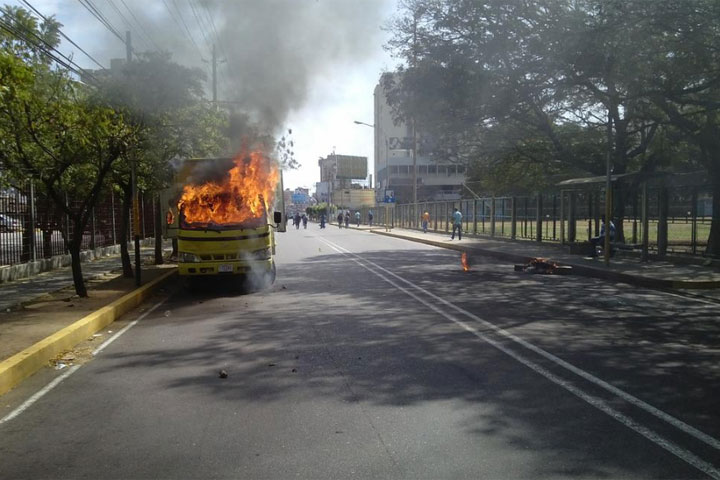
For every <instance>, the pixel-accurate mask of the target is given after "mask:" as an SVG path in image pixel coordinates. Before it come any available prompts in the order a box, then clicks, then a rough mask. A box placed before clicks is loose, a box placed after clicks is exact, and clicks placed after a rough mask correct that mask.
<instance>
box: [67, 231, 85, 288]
mask: <svg viewBox="0 0 720 480" xmlns="http://www.w3.org/2000/svg"><path fill="white" fill-rule="evenodd" d="M80 238H82V235H80ZM68 250H69V251H70V258H71V259H72V263H71V265H72V274H73V284H74V285H75V293H77V294H78V296H79V297H87V296H88V293H87V288H85V280H84V279H83V274H82V266H81V265H80V242H79V241H75V240H73V241H72V242H70V244H69V245H68Z"/></svg>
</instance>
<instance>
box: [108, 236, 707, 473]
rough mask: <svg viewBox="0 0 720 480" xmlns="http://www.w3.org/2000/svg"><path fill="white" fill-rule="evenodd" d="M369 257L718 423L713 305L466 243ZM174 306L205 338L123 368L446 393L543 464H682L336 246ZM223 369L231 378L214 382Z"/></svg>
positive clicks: (145, 355) (257, 387)
mask: <svg viewBox="0 0 720 480" xmlns="http://www.w3.org/2000/svg"><path fill="white" fill-rule="evenodd" d="M363 257H364V258H366V259H368V260H371V261H372V262H374V263H376V264H378V265H381V266H383V267H385V268H387V269H388V270H391V271H392V272H395V273H397V274H398V275H400V276H401V277H403V278H407V279H408V280H410V281H412V282H413V283H415V284H417V285H419V286H421V287H423V288H426V289H428V290H430V291H432V292H433V293H435V294H436V295H438V296H440V297H442V298H445V299H447V300H450V301H452V302H453V303H455V304H457V305H459V306H461V307H463V308H465V309H467V310H469V311H471V312H473V313H475V314H476V315H478V316H479V317H481V318H483V319H484V320H487V321H490V322H492V323H493V324H495V325H498V326H499V327H502V328H504V329H506V330H508V331H509V332H511V333H513V334H516V335H518V336H520V337H522V338H524V339H526V340H528V341H530V342H532V343H535V344H536V345H538V346H540V347H541V348H544V349H546V350H548V351H550V352H552V353H553V354H555V355H557V356H559V357H561V358H563V359H564V360H566V361H569V362H571V363H572V364H574V365H576V366H578V367H580V368H582V369H585V370H587V371H589V372H591V373H593V374H594V375H597V376H598V377H600V378H603V379H604V380H607V381H609V382H610V383H612V384H614V385H616V386H618V387H620V388H623V389H626V390H627V391H630V392H631V393H632V394H633V395H635V396H637V397H640V398H642V399H645V400H647V401H649V402H650V403H652V404H654V405H655V406H657V407H658V408H661V409H666V410H667V411H671V412H672V413H673V414H674V415H676V416H678V417H680V418H682V419H683V420H685V421H687V422H689V423H691V424H693V425H701V426H702V427H703V430H704V431H706V432H707V433H709V434H715V435H717V434H718V433H720V431H719V429H718V424H717V418H716V415H715V414H714V412H715V407H714V402H715V399H717V398H718V397H719V396H720V387H719V386H720V371H719V370H718V369H717V368H716V365H717V364H718V360H720V354H719V352H718V349H717V346H718V344H720V341H719V340H720V326H719V325H718V323H717V321H716V316H715V314H714V307H712V306H707V305H702V304H698V303H695V302H692V301H690V300H687V299H682V298H677V297H668V296H665V295H664V294H661V293H659V292H653V291H648V290H641V289H637V288H633V287H629V286H623V285H613V284H607V283H602V282H598V281H594V280H590V279H585V278H576V277H571V276H568V277H564V276H562V277H561V276H540V275H529V274H525V273H518V272H514V271H513V269H512V265H502V264H498V263H494V262H489V261H488V262H483V260H482V258H475V259H474V266H473V271H471V272H463V271H462V270H461V268H460V264H459V255H458V254H456V253H449V252H443V251H437V250H414V251H412V252H410V253H409V252H408V251H402V250H398V251H376V252H369V253H364V254H363ZM384 275H385V276H387V274H384ZM393 281H394V282H396V283H399V284H400V285H402V286H403V287H404V288H407V285H403V284H402V283H401V282H397V280H395V279H393ZM413 293H414V294H416V295H417V296H418V297H419V298H422V299H424V300H426V301H428V302H431V303H433V304H436V305H439V306H440V308H442V309H443V310H444V311H447V313H448V314H451V315H453V316H456V317H457V318H458V319H460V320H462V321H466V322H468V323H471V324H473V325H474V326H475V327H477V328H478V329H479V330H480V331H481V332H482V333H484V334H488V335H491V336H492V337H493V338H495V339H499V341H501V342H503V343H504V344H506V345H507V346H508V347H510V348H512V349H513V350H515V351H517V352H519V353H521V354H522V355H526V356H527V357H528V358H531V359H532V360H533V361H535V362H537V363H539V364H541V365H542V366H544V367H546V368H550V369H553V370H554V371H556V372H558V374H560V375H561V376H562V377H564V378H567V379H568V380H571V381H573V382H576V381H577V384H578V385H579V386H581V387H582V388H588V389H589V390H591V391H592V393H593V394H595V395H599V396H604V397H607V395H606V394H604V393H603V392H600V391H599V390H598V389H596V388H595V389H594V388H590V387H589V385H588V384H583V383H581V382H580V381H579V379H578V378H577V377H574V376H573V375H571V374H568V373H567V372H563V371H560V370H559V369H558V368H557V367H556V366H554V365H552V364H551V363H550V362H548V361H546V360H542V359H541V358H539V357H537V356H536V355H533V354H531V353H530V352H528V351H526V350H524V349H523V348H521V347H519V346H517V345H514V344H512V343H511V342H509V341H507V340H506V339H502V338H500V337H498V336H497V335H495V334H494V333H493V332H492V331H491V329H489V328H487V327H486V326H483V325H482V324H478V323H475V321H473V320H470V319H468V318H465V317H462V316H461V315H459V314H458V313H457V312H455V311H452V310H451V309H449V307H447V306H443V305H441V304H439V302H437V300H435V299H433V298H432V297H430V296H428V295H425V294H423V293H422V292H418V291H413ZM169 308H172V315H171V316H169V317H159V318H155V319H153V320H151V321H149V323H150V324H151V325H153V327H160V326H165V325H172V326H174V327H175V328H177V329H178V332H183V331H184V329H185V328H186V327H190V326H193V327H197V326H198V324H201V323H202V322H205V321H207V319H212V322H208V327H207V331H206V332H205V334H204V335H202V336H200V337H199V338H198V337H193V338H191V339H188V340H187V341H180V342H175V343H174V344H173V346H172V347H159V346H158V347H157V348H153V349H148V350H144V351H140V352H134V353H115V354H112V358H113V359H114V362H113V363H112V368H117V367H118V366H121V367H140V368H143V369H147V368H152V369H164V370H165V371H166V373H165V378H166V379H167V380H166V382H167V386H168V387H169V388H171V389H176V390H178V391H188V392H194V393H197V392H200V393H201V394H204V395H216V396H222V397H224V398H226V399H227V400H229V401H233V402H245V403H252V402H261V403H270V402H274V401H278V400H281V399H283V398H286V397H287V396H290V395H292V396H293V398H298V399H302V400H308V401H312V400H313V399H328V398H331V399H336V400H337V401H338V402H350V403H364V404H375V405H382V406H402V407H412V406H418V405H427V404H430V403H432V402H445V401H449V402H451V405H452V406H453V408H455V409H459V410H466V409H470V410H469V411H470V412H472V413H471V414H470V415H469V416H468V417H467V420H466V421H465V422H464V424H463V425H460V426H458V427H459V428H462V429H464V430H465V431H466V432H467V433H468V434H470V435H474V436H478V437H485V438H487V437H494V438H496V439H501V440H502V441H503V442H506V443H507V444H508V445H510V446H512V447H514V448H517V449H522V450H530V451H533V452H539V454H538V456H537V458H542V459H543V463H542V464H540V463H539V464H538V465H535V466H534V467H533V468H534V469H535V470H534V471H536V472H537V476H538V477H545V476H547V477H553V476H554V475H560V474H562V475H565V476H571V477H572V476H589V477H598V478H602V477H614V476H616V475H618V474H621V473H622V474H624V475H630V476H633V477H635V476H648V477H653V478H678V477H686V476H687V468H688V467H687V466H686V465H685V464H684V463H682V462H680V461H679V460H677V459H674V457H671V456H670V455H669V454H667V453H666V452H664V451H662V450H660V449H659V448H658V447H655V446H653V445H652V444H651V443H649V442H648V441H647V440H645V439H644V438H642V437H641V436H640V435H637V434H635V433H634V432H632V431H631V430H629V429H626V428H624V427H621V426H620V424H619V423H617V422H615V421H614V420H612V419H610V418H609V417H607V416H606V415H605V414H602V413H600V412H599V411H598V410H596V409H594V408H592V407H590V406H589V405H588V404H586V403H584V402H582V401H581V400H579V399H578V398H577V397H574V396H573V395H570V394H568V392H566V391H565V390H563V389H561V388H560V387H558V386H556V385H555V384H553V383H551V382H549V381H548V380H546V379H544V378H542V377H541V376H539V375H538V374H536V373H534V372H533V371H532V370H530V369H529V368H527V367H525V366H523V365H521V364H519V363H517V362H515V361H512V360H511V361H508V360H509V357H508V356H506V355H505V354H504V353H501V352H500V351H498V350H496V349H495V348H493V347H492V346H490V345H489V344H488V343H485V342H483V341H480V340H479V339H478V338H477V337H475V336H473V335H471V334H469V333H468V332H466V331H464V330H462V329H461V328H459V327H458V326H457V325H455V324H454V323H452V322H450V321H449V320H447V319H446V318H444V317H443V316H441V315H439V314H438V313H437V312H435V311H433V310H432V309H430V308H428V307H426V306H425V305H422V304H421V303H420V302H419V301H418V300H417V299H415V298H411V297H410V296H408V295H406V294H405V293H403V292H401V291H400V290H398V289H396V288H395V287H394V286H392V285H390V284H389V283H386V282H385V281H383V280H382V279H381V278H379V277H377V276H375V275H373V274H371V273H370V272H368V271H367V270H365V269H362V268H360V267H359V266H358V265H357V264H355V263H354V262H352V261H351V260H350V259H348V257H345V256H342V255H339V254H333V255H319V256H314V257H312V258H308V259H307V260H306V261H304V262H302V263H293V264H289V265H285V266H284V267H283V268H280V269H279V270H278V280H277V283H276V284H275V285H274V286H273V287H272V288H270V289H267V290H264V291H261V292H257V293H255V294H253V295H246V296H236V295H235V294H234V293H233V292H232V291H231V292H222V293H221V294H220V295H215V294H214V293H209V292H207V291H205V292H201V293H198V294H195V295H187V294H186V293H183V294H179V295H177V296H176V297H175V298H174V300H173V302H172V304H171V306H170V307H169ZM187 365H194V366H195V367H196V368H195V369H194V370H193V371H192V374H188V370H187V369H185V370H183V369H182V367H184V366H187ZM218 368H224V369H226V370H227V371H228V372H229V373H230V376H229V378H228V379H226V380H225V381H219V380H218V379H217V375H216V374H215V373H216V372H217V369H218ZM629 413H633V412H632V411H631V412H629ZM635 413H637V412H635ZM609 435H610V436H611V437H609ZM662 459H664V460H662Z"/></svg>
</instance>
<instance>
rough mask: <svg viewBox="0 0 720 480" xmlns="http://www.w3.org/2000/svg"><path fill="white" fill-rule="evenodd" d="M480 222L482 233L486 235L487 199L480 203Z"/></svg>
mask: <svg viewBox="0 0 720 480" xmlns="http://www.w3.org/2000/svg"><path fill="white" fill-rule="evenodd" d="M480 211H481V213H480V222H481V225H482V233H485V199H484V198H483V199H482V200H481V201H480Z"/></svg>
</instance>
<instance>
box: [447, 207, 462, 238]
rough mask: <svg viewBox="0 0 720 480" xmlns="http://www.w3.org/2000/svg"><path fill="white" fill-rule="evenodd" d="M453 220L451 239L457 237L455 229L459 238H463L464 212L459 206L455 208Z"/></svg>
mask: <svg viewBox="0 0 720 480" xmlns="http://www.w3.org/2000/svg"><path fill="white" fill-rule="evenodd" d="M452 221H453V231H452V236H451V237H450V240H454V239H455V230H457V234H458V240H462V213H460V210H458V209H457V208H453V214H452Z"/></svg>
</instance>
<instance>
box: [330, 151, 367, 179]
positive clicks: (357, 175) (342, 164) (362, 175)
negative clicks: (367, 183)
mask: <svg viewBox="0 0 720 480" xmlns="http://www.w3.org/2000/svg"><path fill="white" fill-rule="evenodd" d="M333 157H336V158H337V174H336V176H335V178H343V179H354V180H365V179H366V178H367V175H368V171H367V157H356V156H352V155H337V156H331V157H328V159H334V158H333Z"/></svg>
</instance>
